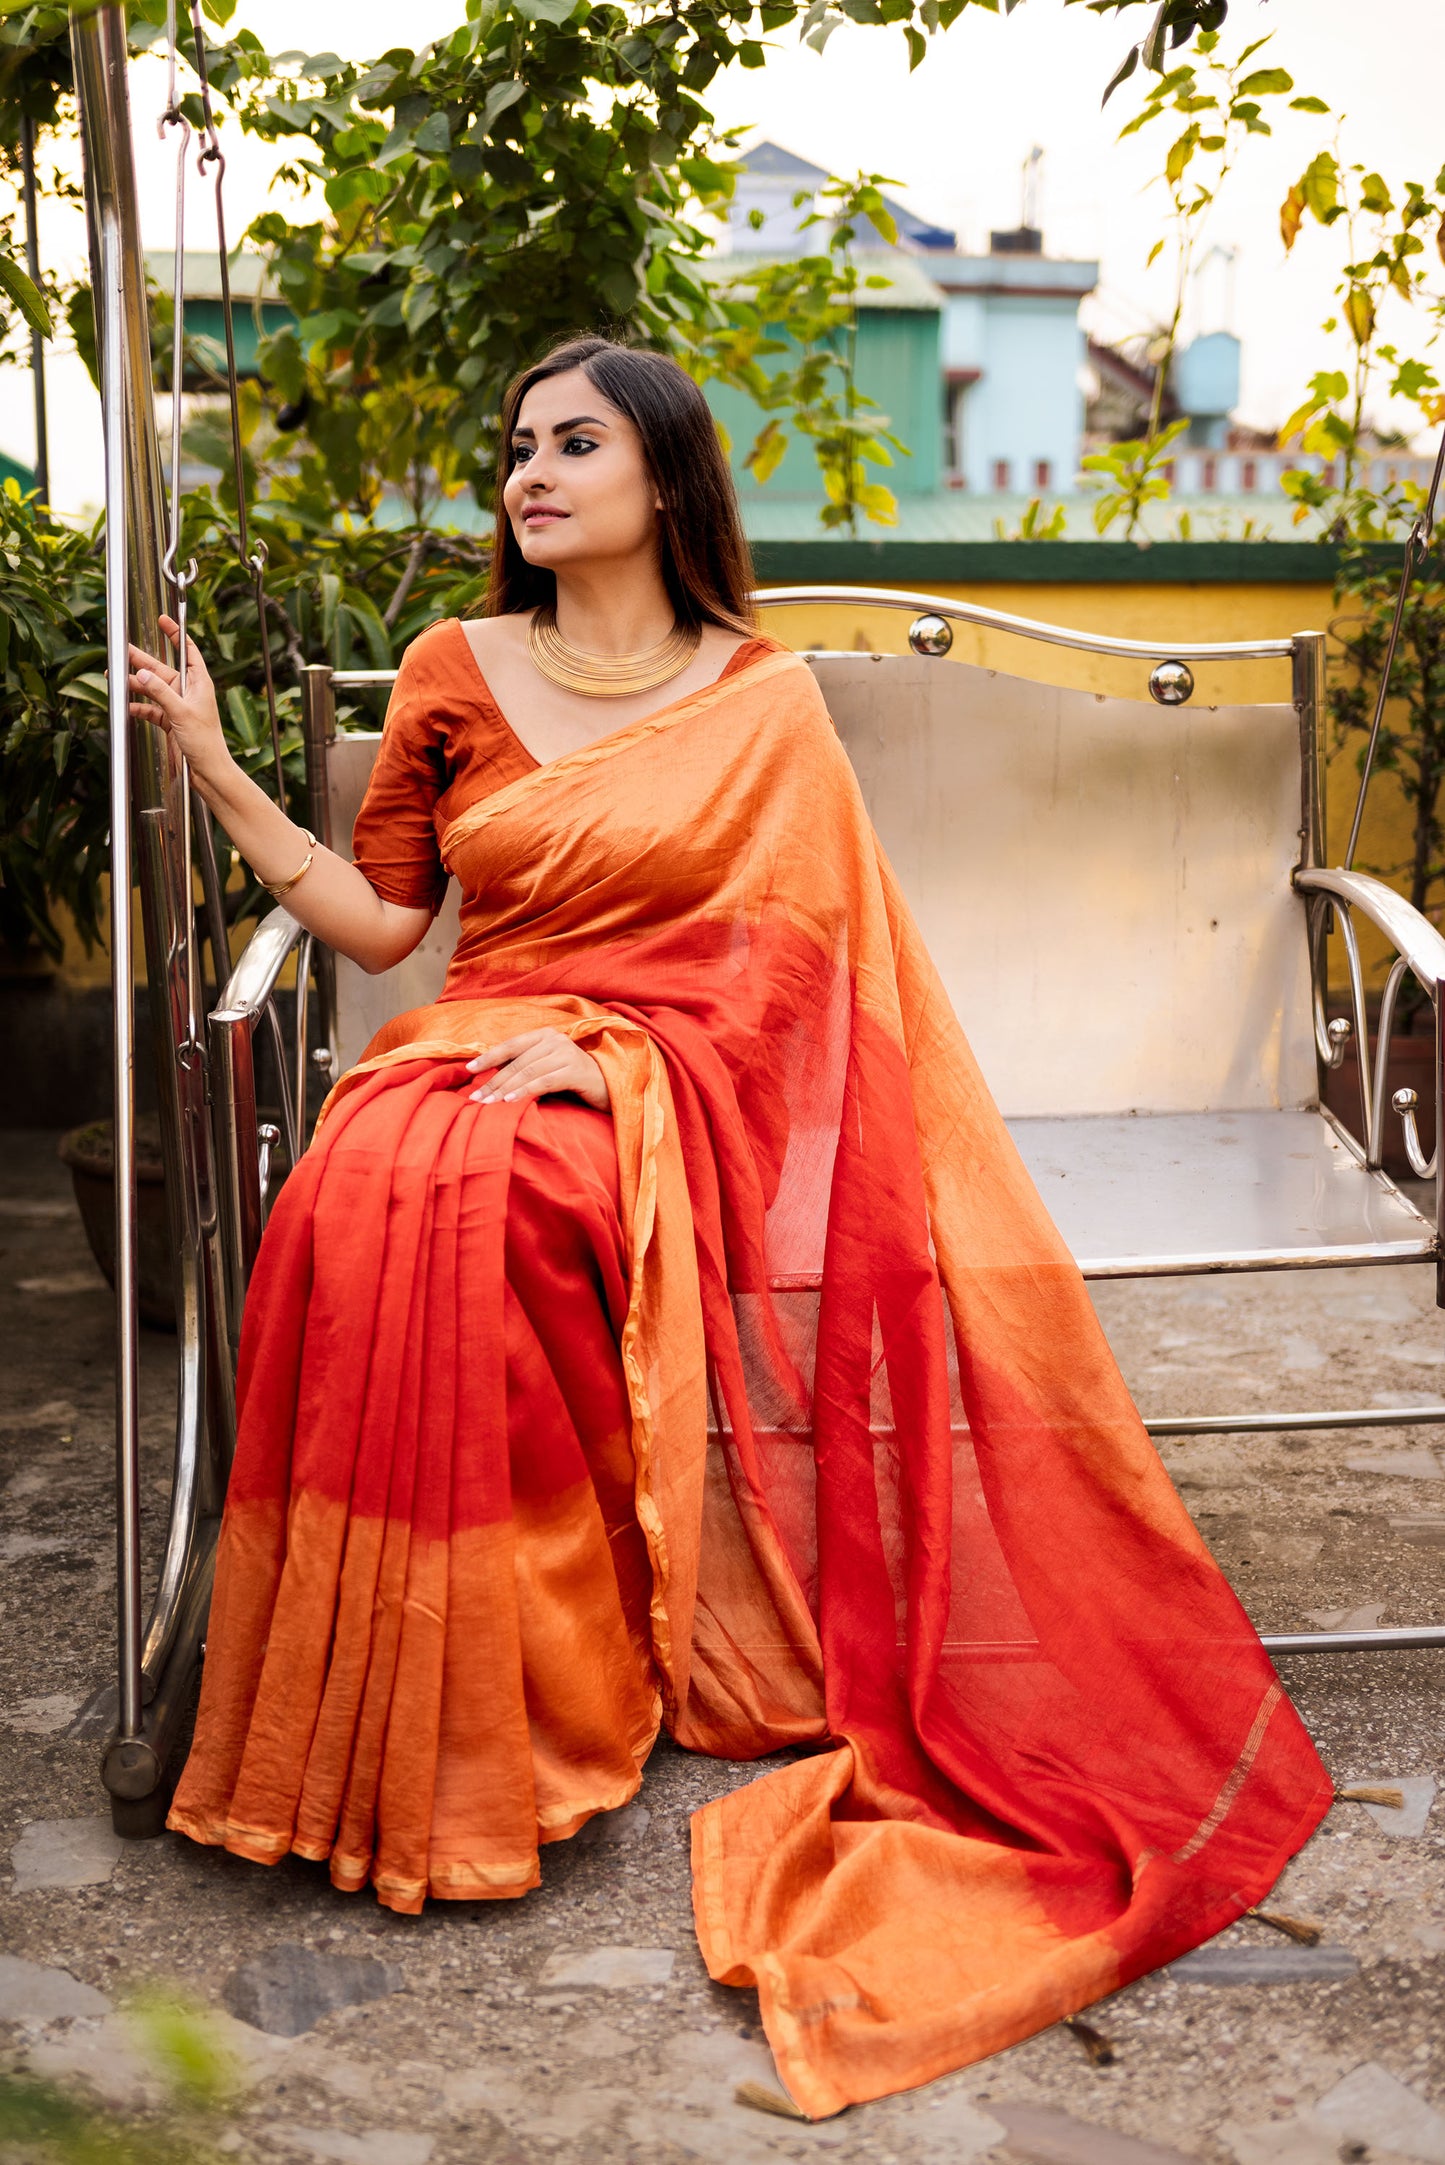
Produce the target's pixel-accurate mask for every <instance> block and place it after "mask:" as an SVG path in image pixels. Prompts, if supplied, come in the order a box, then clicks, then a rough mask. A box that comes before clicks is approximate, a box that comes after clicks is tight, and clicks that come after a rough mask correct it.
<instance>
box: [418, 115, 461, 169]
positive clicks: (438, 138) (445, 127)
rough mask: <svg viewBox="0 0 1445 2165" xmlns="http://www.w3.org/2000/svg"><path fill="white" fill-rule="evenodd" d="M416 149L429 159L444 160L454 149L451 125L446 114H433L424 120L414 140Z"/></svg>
mask: <svg viewBox="0 0 1445 2165" xmlns="http://www.w3.org/2000/svg"><path fill="white" fill-rule="evenodd" d="M413 140H414V142H415V144H416V147H417V149H418V150H420V151H425V152H426V154H427V156H428V157H433V158H436V157H442V158H444V157H445V156H446V154H447V152H448V151H449V150H450V149H451V147H452V131H451V123H450V122H449V121H448V119H447V116H446V114H445V113H433V114H432V115H431V116H430V117H429V118H428V119H426V120H424V121H423V122H422V124H421V126H420V127H419V128H418V129H417V131H416V135H415V137H414V138H413Z"/></svg>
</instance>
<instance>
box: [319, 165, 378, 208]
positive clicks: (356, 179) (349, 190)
mask: <svg viewBox="0 0 1445 2165" xmlns="http://www.w3.org/2000/svg"><path fill="white" fill-rule="evenodd" d="M390 185H391V184H390V182H389V181H388V179H387V177H386V175H385V173H378V172H376V171H375V170H374V168H373V167H371V166H369V165H354V166H350V167H348V168H347V170H346V171H345V172H344V173H333V175H332V176H331V178H330V180H329V181H327V183H326V187H325V189H324V190H323V193H324V194H325V197H326V200H327V202H328V203H329V204H330V205H331V208H332V209H333V210H348V209H349V208H350V207H351V205H352V204H353V203H379V202H380V201H381V199H382V197H383V196H384V195H385V194H386V192H387V190H388V188H389V187H390Z"/></svg>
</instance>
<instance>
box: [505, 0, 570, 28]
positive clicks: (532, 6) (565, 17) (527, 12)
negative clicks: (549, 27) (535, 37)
mask: <svg viewBox="0 0 1445 2165" xmlns="http://www.w3.org/2000/svg"><path fill="white" fill-rule="evenodd" d="M513 4H514V6H515V7H516V10H517V13H518V14H519V15H520V16H521V17H522V18H523V20H524V21H526V22H529V23H538V22H540V23H565V22H570V20H571V18H572V17H573V15H574V14H575V13H576V12H577V0H513Z"/></svg>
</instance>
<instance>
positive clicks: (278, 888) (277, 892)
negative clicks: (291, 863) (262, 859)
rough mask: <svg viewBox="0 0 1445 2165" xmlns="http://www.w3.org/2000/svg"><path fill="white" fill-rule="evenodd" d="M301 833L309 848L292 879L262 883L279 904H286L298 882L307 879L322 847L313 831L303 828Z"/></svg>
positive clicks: (264, 881)
mask: <svg viewBox="0 0 1445 2165" xmlns="http://www.w3.org/2000/svg"><path fill="white" fill-rule="evenodd" d="M301 832H302V833H303V834H304V835H305V837H306V840H307V844H308V848H307V851H306V855H305V856H304V857H303V858H302V860H301V863H300V864H299V865H298V867H297V869H296V870H295V871H294V872H293V873H292V875H291V877H290V879H289V880H278V881H276V882H275V884H274V885H273V884H272V882H271V881H270V880H262V882H261V885H262V886H263V887H264V888H265V890H266V892H267V894H268V895H270V896H272V897H273V898H274V900H276V901H277V902H284V900H285V899H286V897H287V895H289V894H290V892H291V890H292V888H293V887H294V886H295V885H296V882H297V881H298V880H304V879H305V877H306V875H307V873H308V872H309V871H310V870H311V860H312V858H313V857H314V856H315V855H316V852H317V850H318V849H319V848H320V847H321V845H320V843H319V842H318V841H317V839H316V837H315V835H314V834H313V833H312V832H311V829H310V828H309V827H303V828H302V830H301Z"/></svg>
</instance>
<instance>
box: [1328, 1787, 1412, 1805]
mask: <svg viewBox="0 0 1445 2165" xmlns="http://www.w3.org/2000/svg"><path fill="white" fill-rule="evenodd" d="M1335 1802H1336V1804H1384V1805H1386V1806H1388V1808H1389V1809H1390V1810H1391V1811H1392V1812H1403V1811H1404V1809H1405V1792H1404V1790H1403V1789H1376V1788H1372V1787H1370V1786H1368V1785H1367V1786H1366V1787H1365V1788H1363V1789H1337V1790H1336V1791H1335Z"/></svg>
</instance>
